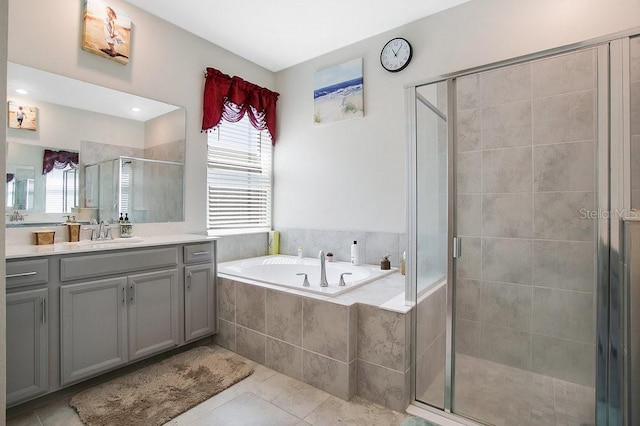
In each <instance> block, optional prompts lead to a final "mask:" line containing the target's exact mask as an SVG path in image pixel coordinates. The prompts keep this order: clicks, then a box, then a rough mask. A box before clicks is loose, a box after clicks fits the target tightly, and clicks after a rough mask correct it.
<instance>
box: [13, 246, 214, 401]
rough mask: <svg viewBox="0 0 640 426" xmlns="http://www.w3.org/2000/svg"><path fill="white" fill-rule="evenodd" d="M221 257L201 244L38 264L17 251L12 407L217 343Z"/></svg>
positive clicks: (45, 259) (73, 255)
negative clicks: (206, 340) (203, 341)
mask: <svg viewBox="0 0 640 426" xmlns="http://www.w3.org/2000/svg"><path fill="white" fill-rule="evenodd" d="M178 238H179V237H178ZM149 240H150V241H153V240H152V238H149ZM63 248H64V246H63ZM215 251H216V243H215V241H210V240H209V241H208V240H205V241H203V240H202V239H195V238H193V239H192V237H191V236H190V237H189V239H188V240H187V241H185V242H182V243H179V242H178V243H164V244H153V245H149V246H142V245H136V246H135V247H134V246H132V247H131V248H128V247H127V248H119V249H105V250H87V251H84V252H63V253H59V254H58V253H56V254H52V255H34V256H33V257H31V258H26V257H20V258H11V257H10V251H9V252H8V253H7V406H13V405H16V404H20V403H22V402H26V401H28V400H30V399H34V398H36V397H38V396H42V395H45V394H47V393H51V392H54V391H57V390H59V389H61V388H64V387H66V386H70V385H72V384H75V383H78V382H80V381H83V380H86V379H88V378H90V377H94V376H97V375H99V374H102V373H104V372H107V371H111V370H114V369H117V368H119V367H122V366H124V365H128V364H131V363H133V362H136V361H138V360H141V359H143V358H148V357H151V356H153V355H155V354H158V353H161V352H164V351H167V350H170V349H173V348H176V347H178V346H181V345H185V344H186V343H189V342H192V341H195V340H197V339H199V338H202V337H206V336H209V335H211V334H214V333H215V332H216V331H217V328H216V318H217V316H216V310H215V309H216V299H215V297H216V295H215V291H216V287H215V276H216V275H215V272H216V266H215V259H216V256H215Z"/></svg>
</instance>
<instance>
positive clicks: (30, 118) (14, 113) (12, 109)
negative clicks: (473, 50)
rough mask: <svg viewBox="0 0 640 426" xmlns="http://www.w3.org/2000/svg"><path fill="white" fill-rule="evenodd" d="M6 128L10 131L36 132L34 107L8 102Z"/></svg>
mask: <svg viewBox="0 0 640 426" xmlns="http://www.w3.org/2000/svg"><path fill="white" fill-rule="evenodd" d="M7 109H8V111H9V116H8V121H7V127H9V128H10V129H23V130H36V129H37V124H38V116H37V110H36V107H34V106H29V105H21V104H18V103H15V102H9V108H7Z"/></svg>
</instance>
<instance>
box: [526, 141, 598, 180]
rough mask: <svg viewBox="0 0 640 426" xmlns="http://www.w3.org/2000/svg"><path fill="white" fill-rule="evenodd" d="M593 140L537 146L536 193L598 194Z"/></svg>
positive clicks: (535, 164)
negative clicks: (587, 192)
mask: <svg viewBox="0 0 640 426" xmlns="http://www.w3.org/2000/svg"><path fill="white" fill-rule="evenodd" d="M594 151H595V144H594V142H593V141H588V142H576V143H561V144H554V145H542V146H536V147H535V148H534V150H533V161H534V170H533V176H534V191H543V192H544V191H591V192H593V191H595V190H596V176H595V175H596V170H597V169H596V163H595V152H594Z"/></svg>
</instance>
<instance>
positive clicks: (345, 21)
mask: <svg viewBox="0 0 640 426" xmlns="http://www.w3.org/2000/svg"><path fill="white" fill-rule="evenodd" d="M126 1H127V2H128V3H130V4H133V5H135V6H137V7H139V8H141V9H144V10H145V11H147V12H149V13H151V14H153V15H156V16H158V17H160V18H162V19H164V20H166V21H168V22H170V23H172V24H174V25H176V26H178V27H180V28H183V29H185V30H186V31H189V32H191V33H193V34H196V35H198V36H200V37H202V38H204V39H205V40H208V41H210V42H212V43H214V44H216V45H218V46H220V47H222V48H224V49H227V50H229V51H231V52H233V53H235V54H237V55H239V56H241V57H243V58H245V59H248V60H249V61H251V62H253V63H256V64H258V65H260V66H262V67H264V68H266V69H268V70H271V71H273V72H277V71H280V70H282V69H285V68H288V67H290V66H293V65H296V64H299V63H301V62H304V61H306V60H309V59H312V58H315V57H317V56H320V55H322V54H325V53H328V52H331V51H333V50H336V49H339V48H341V47H344V46H347V45H350V44H352V43H355V42H357V41H360V40H364V39H366V38H369V37H371V36H374V35H376V34H380V33H382V32H385V31H388V30H391V29H393V28H397V27H399V26H402V25H404V24H407V23H409V22H413V21H415V20H418V19H420V18H424V17H425V16H429V15H432V14H434V13H437V12H440V11H442V10H445V9H448V8H451V7H454V6H457V5H459V4H462V3H465V2H467V1H469V0H323V1H322V3H315V2H314V3H307V2H306V1H304V0H272V1H265V0H241V1H224V2H223V1H221V0H180V1H175V0H126Z"/></svg>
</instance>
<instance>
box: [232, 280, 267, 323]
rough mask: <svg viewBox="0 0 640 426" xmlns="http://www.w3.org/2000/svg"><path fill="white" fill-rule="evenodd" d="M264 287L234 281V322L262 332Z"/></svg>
mask: <svg viewBox="0 0 640 426" xmlns="http://www.w3.org/2000/svg"><path fill="white" fill-rule="evenodd" d="M265 298H266V289H265V288H264V287H260V286H256V285H251V284H245V283H240V282H237V283H236V323H237V324H239V325H242V326H244V327H247V328H250V329H252V330H255V331H258V332H260V333H264V324H265Z"/></svg>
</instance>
